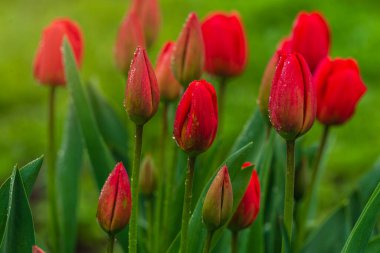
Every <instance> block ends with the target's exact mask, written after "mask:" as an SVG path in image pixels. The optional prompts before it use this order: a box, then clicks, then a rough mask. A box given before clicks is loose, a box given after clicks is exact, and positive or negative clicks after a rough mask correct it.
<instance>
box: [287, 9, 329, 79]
mask: <svg viewBox="0 0 380 253" xmlns="http://www.w3.org/2000/svg"><path fill="white" fill-rule="evenodd" d="M291 40H292V47H293V50H294V51H295V52H298V53H300V54H302V56H303V57H304V58H305V60H306V62H307V63H308V65H309V68H310V71H311V73H314V71H315V69H316V68H317V66H318V64H319V63H320V62H321V60H323V58H325V57H326V56H327V54H328V52H329V48H330V29H329V26H328V24H327V22H326V20H325V19H324V18H323V16H322V15H321V14H320V13H318V12H311V13H306V12H301V13H299V14H298V16H297V19H296V20H295V22H294V25H293V32H292V38H291Z"/></svg>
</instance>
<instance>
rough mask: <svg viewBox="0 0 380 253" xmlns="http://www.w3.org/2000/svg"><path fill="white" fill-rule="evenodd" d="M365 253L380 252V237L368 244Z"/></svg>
mask: <svg viewBox="0 0 380 253" xmlns="http://www.w3.org/2000/svg"><path fill="white" fill-rule="evenodd" d="M364 252H365V253H379V252H380V235H378V236H376V237H375V238H373V239H371V240H370V241H369V243H368V246H367V248H366V249H365V250H364Z"/></svg>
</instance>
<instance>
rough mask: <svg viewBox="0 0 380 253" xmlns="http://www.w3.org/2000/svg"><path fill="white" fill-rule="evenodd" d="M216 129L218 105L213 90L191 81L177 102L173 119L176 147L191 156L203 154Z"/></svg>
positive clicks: (203, 82) (208, 86)
mask: <svg viewBox="0 0 380 253" xmlns="http://www.w3.org/2000/svg"><path fill="white" fill-rule="evenodd" d="M217 128H218V105H217V98H216V93H215V89H214V87H213V86H212V85H211V84H210V83H208V82H206V81H205V80H200V81H193V82H192V83H190V85H189V87H188V88H187V89H186V91H185V93H184V94H183V96H182V98H181V101H180V102H179V105H178V108H177V112H176V115H175V120H174V137H175V139H176V142H177V144H178V146H179V147H180V148H181V149H183V150H184V151H185V152H186V153H188V154H189V155H190V156H194V155H197V154H199V153H202V152H204V151H206V150H207V149H208V148H209V147H210V146H211V144H212V142H213V141H214V139H215V135H216V130H217Z"/></svg>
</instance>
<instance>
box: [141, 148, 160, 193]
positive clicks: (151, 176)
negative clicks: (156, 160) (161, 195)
mask: <svg viewBox="0 0 380 253" xmlns="http://www.w3.org/2000/svg"><path fill="white" fill-rule="evenodd" d="M154 171H155V168H154V164H153V159H152V157H151V156H150V155H147V156H146V157H145V158H144V161H143V163H142V166H141V169H140V177H139V187H140V192H141V193H142V194H144V195H146V196H151V195H152V194H153V192H154V191H155V189H156V175H155V172H154Z"/></svg>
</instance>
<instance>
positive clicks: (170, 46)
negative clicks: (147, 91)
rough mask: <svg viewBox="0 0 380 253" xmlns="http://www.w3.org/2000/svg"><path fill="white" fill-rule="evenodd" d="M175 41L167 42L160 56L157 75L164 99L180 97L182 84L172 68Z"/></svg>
mask: <svg viewBox="0 0 380 253" xmlns="http://www.w3.org/2000/svg"><path fill="white" fill-rule="evenodd" d="M173 50H174V43H173V42H167V43H166V44H165V45H164V47H163V48H162V50H161V53H160V55H159V56H158V60H157V64H156V71H155V72H156V76H157V82H158V86H159V88H160V97H161V99H162V100H164V101H173V100H176V99H177V98H178V97H179V94H180V93H181V90H182V85H181V84H180V83H179V82H178V81H177V79H175V77H174V75H173V71H172V69H171V60H172V55H173Z"/></svg>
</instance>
